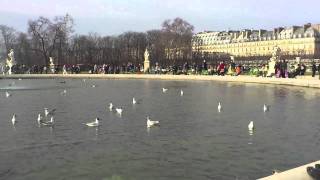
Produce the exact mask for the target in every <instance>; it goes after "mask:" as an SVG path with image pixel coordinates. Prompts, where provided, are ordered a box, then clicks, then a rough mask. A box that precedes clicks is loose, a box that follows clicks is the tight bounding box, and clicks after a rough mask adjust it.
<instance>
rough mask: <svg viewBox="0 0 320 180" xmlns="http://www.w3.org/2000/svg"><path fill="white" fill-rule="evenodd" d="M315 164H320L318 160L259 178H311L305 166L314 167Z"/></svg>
mask: <svg viewBox="0 0 320 180" xmlns="http://www.w3.org/2000/svg"><path fill="white" fill-rule="evenodd" d="M315 164H320V161H316V162H313V163H310V164H306V165H303V166H300V167H297V168H294V169H290V170H288V171H284V172H281V173H278V174H274V175H271V176H268V177H265V178H261V179H259V180H313V179H312V178H311V177H310V176H309V175H308V173H307V167H308V166H312V167H314V165H315Z"/></svg>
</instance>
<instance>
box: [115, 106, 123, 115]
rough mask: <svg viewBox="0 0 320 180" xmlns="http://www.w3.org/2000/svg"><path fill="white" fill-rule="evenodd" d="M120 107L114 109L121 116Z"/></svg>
mask: <svg viewBox="0 0 320 180" xmlns="http://www.w3.org/2000/svg"><path fill="white" fill-rule="evenodd" d="M122 110H123V109H122V108H121V107H120V108H116V111H117V113H118V114H119V115H120V116H121V115H122Z"/></svg>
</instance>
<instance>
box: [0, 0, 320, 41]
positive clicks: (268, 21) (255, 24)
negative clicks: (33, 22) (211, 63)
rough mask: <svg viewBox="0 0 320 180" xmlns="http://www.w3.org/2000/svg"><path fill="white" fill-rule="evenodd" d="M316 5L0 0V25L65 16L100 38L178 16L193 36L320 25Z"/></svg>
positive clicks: (317, 1) (262, 0) (313, 1)
mask: <svg viewBox="0 0 320 180" xmlns="http://www.w3.org/2000/svg"><path fill="white" fill-rule="evenodd" d="M319 5H320V0H303V1H301V0H299V1H298V0H0V24H5V25H8V26H12V27H14V28H16V29H18V30H20V31H24V32H25V31H27V21H28V20H29V19H36V18H38V17H39V16H45V17H54V16H57V15H65V14H66V13H69V14H70V15H71V16H72V17H73V18H74V20H75V24H76V25H75V30H76V32H77V33H79V34H87V33H88V32H97V33H99V34H101V35H113V34H120V33H122V32H125V31H146V30H150V29H155V28H160V25H161V23H162V22H163V21H164V20H165V19H173V18H175V17H181V18H183V19H185V20H187V21H188V22H189V23H191V24H192V25H194V26H195V30H196V32H199V31H204V30H228V29H235V30H239V29H243V28H247V29H251V28H264V29H271V28H273V27H277V26H291V25H295V24H296V25H302V24H304V23H307V22H311V23H320V8H319Z"/></svg>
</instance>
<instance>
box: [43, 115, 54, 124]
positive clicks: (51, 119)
mask: <svg viewBox="0 0 320 180" xmlns="http://www.w3.org/2000/svg"><path fill="white" fill-rule="evenodd" d="M41 125H44V126H53V125H54V118H53V116H51V118H50V121H45V122H43V121H42V122H41Z"/></svg>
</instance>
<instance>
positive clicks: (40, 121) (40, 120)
mask: <svg viewBox="0 0 320 180" xmlns="http://www.w3.org/2000/svg"><path fill="white" fill-rule="evenodd" d="M37 121H38V124H41V123H42V122H43V119H42V116H41V114H40V113H39V114H38V118H37Z"/></svg>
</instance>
